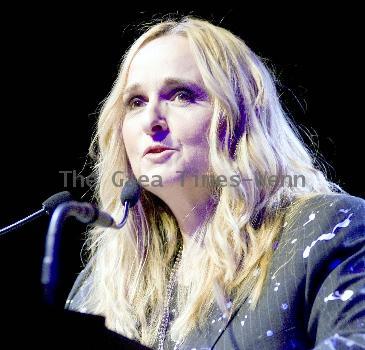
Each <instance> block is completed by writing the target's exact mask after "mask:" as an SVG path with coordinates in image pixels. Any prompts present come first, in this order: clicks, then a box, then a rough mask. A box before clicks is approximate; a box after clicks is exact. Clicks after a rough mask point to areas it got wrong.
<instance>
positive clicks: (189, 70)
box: [127, 35, 201, 85]
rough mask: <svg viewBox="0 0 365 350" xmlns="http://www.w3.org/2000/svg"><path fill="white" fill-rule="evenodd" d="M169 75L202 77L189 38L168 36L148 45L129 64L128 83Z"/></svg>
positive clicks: (190, 77)
mask: <svg viewBox="0 0 365 350" xmlns="http://www.w3.org/2000/svg"><path fill="white" fill-rule="evenodd" d="M165 77H176V78H184V79H193V80H197V81H198V80H201V76H200V72H199V69H198V66H197V64H196V62H195V59H194V56H193V53H192V51H191V49H190V45H189V42H188V39H186V38H185V37H182V36H179V35H168V36H164V37H160V38H157V39H154V40H152V41H150V42H149V43H147V44H146V45H144V46H143V47H142V48H141V49H140V50H139V51H138V52H137V53H136V55H135V57H134V58H133V60H132V62H131V65H130V67H129V72H128V78H127V85H131V84H134V83H143V82H148V81H151V80H156V81H157V80H161V81H162V80H163V79H164V78H165Z"/></svg>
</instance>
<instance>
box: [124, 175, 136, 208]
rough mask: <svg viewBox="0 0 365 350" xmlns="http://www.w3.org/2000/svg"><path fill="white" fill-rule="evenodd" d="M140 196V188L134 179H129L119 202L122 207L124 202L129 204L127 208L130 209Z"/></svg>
mask: <svg viewBox="0 0 365 350" xmlns="http://www.w3.org/2000/svg"><path fill="white" fill-rule="evenodd" d="M140 194H141V187H140V185H139V183H138V181H137V180H135V179H129V180H128V181H127V182H126V183H125V185H124V186H123V189H122V193H121V195H120V200H121V201H122V204H123V205H124V204H125V202H126V201H127V202H129V208H132V207H133V206H135V205H136V203H137V202H138V199H139V196H140Z"/></svg>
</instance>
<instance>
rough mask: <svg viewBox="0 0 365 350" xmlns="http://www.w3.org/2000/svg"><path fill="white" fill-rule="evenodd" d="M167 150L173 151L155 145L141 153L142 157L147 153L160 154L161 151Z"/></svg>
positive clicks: (169, 148)
mask: <svg viewBox="0 0 365 350" xmlns="http://www.w3.org/2000/svg"><path fill="white" fill-rule="evenodd" d="M167 150H174V148H171V147H167V146H164V145H159V144H156V145H152V146H149V147H147V148H146V149H145V151H144V152H143V156H145V155H146V154H148V153H162V152H163V151H167Z"/></svg>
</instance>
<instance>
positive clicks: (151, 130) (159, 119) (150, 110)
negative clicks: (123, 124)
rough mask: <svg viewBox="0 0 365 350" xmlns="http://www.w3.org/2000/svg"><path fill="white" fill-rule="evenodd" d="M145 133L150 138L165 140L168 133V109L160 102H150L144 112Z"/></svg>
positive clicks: (143, 127)
mask: <svg viewBox="0 0 365 350" xmlns="http://www.w3.org/2000/svg"><path fill="white" fill-rule="evenodd" d="M144 113H145V115H144V118H143V126H142V129H143V131H144V132H145V133H146V134H147V135H150V136H153V137H158V136H160V137H161V138H164V136H165V135H166V134H167V132H168V129H169V128H168V124H167V120H166V108H164V107H163V105H162V103H161V102H159V101H155V102H154V101H150V102H149V104H148V106H147V108H146V109H145V111H144Z"/></svg>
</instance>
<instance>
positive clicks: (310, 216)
mask: <svg viewBox="0 0 365 350" xmlns="http://www.w3.org/2000/svg"><path fill="white" fill-rule="evenodd" d="M315 217H316V214H315V213H312V214H310V215H309V220H308V221H307V222H305V223H304V224H303V226H305V225H307V224H308V222H311V221H313V220H314V219H315Z"/></svg>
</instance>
